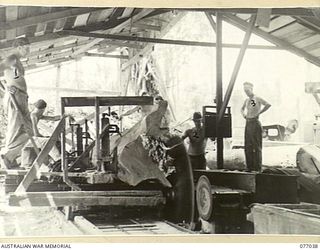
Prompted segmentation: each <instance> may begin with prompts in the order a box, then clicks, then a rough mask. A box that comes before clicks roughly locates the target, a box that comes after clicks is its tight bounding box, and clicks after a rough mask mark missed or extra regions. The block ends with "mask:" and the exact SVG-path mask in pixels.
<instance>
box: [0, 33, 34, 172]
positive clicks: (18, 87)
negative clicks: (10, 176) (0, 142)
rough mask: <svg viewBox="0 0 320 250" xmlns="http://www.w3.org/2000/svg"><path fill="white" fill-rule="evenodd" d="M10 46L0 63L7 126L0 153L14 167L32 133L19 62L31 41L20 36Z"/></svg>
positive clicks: (7, 165) (6, 162)
mask: <svg viewBox="0 0 320 250" xmlns="http://www.w3.org/2000/svg"><path fill="white" fill-rule="evenodd" d="M12 47H13V51H12V53H11V54H10V55H9V56H8V57H7V58H6V59H4V60H3V61H2V62H1V63H0V71H3V72H4V77H5V80H6V84H7V86H6V89H7V91H6V96H5V103H4V104H5V106H6V109H7V114H8V125H7V132H6V145H5V149H4V151H3V152H2V154H1V160H2V163H3V164H4V165H5V167H6V168H13V167H16V166H17V164H16V161H15V160H16V158H18V157H19V156H20V154H21V149H22V148H23V147H24V145H25V144H26V143H27V141H28V140H29V136H31V135H32V126H31V120H30V112H29V109H28V94H27V84H26V80H25V78H24V74H25V70H24V67H23V65H22V63H21V61H20V60H21V58H23V57H25V56H27V54H28V53H29V52H30V43H29V40H28V39H27V38H25V37H22V38H18V39H16V40H15V41H14V42H13V44H12ZM16 105H17V106H18V109H17V108H16Z"/></svg>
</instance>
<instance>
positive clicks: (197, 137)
mask: <svg viewBox="0 0 320 250" xmlns="http://www.w3.org/2000/svg"><path fill="white" fill-rule="evenodd" d="M192 120H193V122H194V125H195V127H194V128H192V129H188V130H186V131H185V133H184V135H183V136H182V140H184V139H186V138H187V137H188V138H189V142H190V143H189V148H188V155H189V157H190V160H191V165H192V169H206V157H205V149H206V145H207V138H205V136H204V129H203V126H202V116H201V113H200V112H194V113H193V118H192Z"/></svg>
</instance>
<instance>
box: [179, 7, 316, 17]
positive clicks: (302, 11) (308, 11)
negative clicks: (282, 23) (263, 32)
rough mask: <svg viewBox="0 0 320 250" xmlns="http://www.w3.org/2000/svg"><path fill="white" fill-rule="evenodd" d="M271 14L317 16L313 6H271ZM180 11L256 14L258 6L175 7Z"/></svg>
mask: <svg viewBox="0 0 320 250" xmlns="http://www.w3.org/2000/svg"><path fill="white" fill-rule="evenodd" d="M271 9H272V11H271V15H281V16H304V17H315V14H314V11H313V9H312V8H271ZM175 10H179V11H204V12H210V13H211V14H213V15H214V14H215V12H217V11H219V12H220V13H226V14H228V13H234V14H255V13H257V11H258V8H199V9H194V8H191V9H189V8H188V9H180V8H178V9H175Z"/></svg>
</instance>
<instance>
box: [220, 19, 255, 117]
mask: <svg viewBox="0 0 320 250" xmlns="http://www.w3.org/2000/svg"><path fill="white" fill-rule="evenodd" d="M256 17H257V15H255V14H253V15H252V16H251V19H250V25H249V26H248V29H247V31H246V34H245V36H244V39H243V42H242V47H241V49H240V52H239V55H238V58H237V61H236V64H235V66H234V69H233V72H232V75H231V79H230V82H229V85H228V89H227V91H226V94H225V96H224V100H223V103H222V106H221V109H220V111H219V116H218V121H219V122H221V121H222V118H223V116H224V113H225V111H226V108H227V106H228V103H229V100H230V98H231V94H232V91H233V87H234V84H235V82H236V79H237V76H238V73H239V71H240V66H241V64H242V61H243V58H244V55H245V52H246V49H247V47H248V44H249V40H250V37H251V34H252V30H253V27H254V25H255V22H256Z"/></svg>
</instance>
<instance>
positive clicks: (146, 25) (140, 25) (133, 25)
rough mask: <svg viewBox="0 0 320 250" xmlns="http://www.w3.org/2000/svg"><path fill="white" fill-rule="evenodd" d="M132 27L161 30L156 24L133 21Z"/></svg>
mask: <svg viewBox="0 0 320 250" xmlns="http://www.w3.org/2000/svg"><path fill="white" fill-rule="evenodd" d="M132 27H135V28H140V29H145V30H154V31H161V27H160V26H158V25H151V24H146V23H133V24H132Z"/></svg>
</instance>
